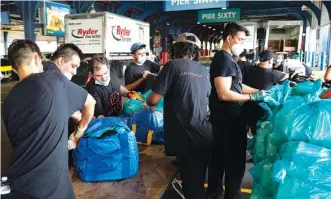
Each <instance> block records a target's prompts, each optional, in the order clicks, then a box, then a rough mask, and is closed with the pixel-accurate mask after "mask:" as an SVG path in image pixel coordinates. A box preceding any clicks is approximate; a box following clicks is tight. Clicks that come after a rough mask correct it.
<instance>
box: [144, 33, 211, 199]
mask: <svg viewBox="0 0 331 199" xmlns="http://www.w3.org/2000/svg"><path fill="white" fill-rule="evenodd" d="M200 47H201V42H200V40H199V39H198V38H197V37H196V36H195V35H194V34H192V33H182V34H180V35H179V36H178V39H177V40H176V42H175V43H174V44H173V48H172V50H171V56H172V57H173V60H172V61H169V62H168V63H167V64H166V65H165V66H164V68H163V70H162V71H161V73H160V75H159V77H158V78H157V82H156V83H155V86H154V88H153V89H152V90H153V92H152V94H151V95H150V96H149V97H148V99H147V103H148V105H151V106H154V105H156V104H157V103H158V102H159V101H160V100H161V98H162V97H163V96H164V142H165V143H164V145H165V149H166V153H167V154H176V156H177V160H178V161H179V166H180V175H181V178H182V180H183V191H184V196H185V198H186V199H203V198H204V197H205V188H204V182H205V174H206V167H207V164H208V159H209V156H210V149H211V144H212V139H213V135H212V129H211V124H210V123H209V122H208V119H207V106H208V96H209V93H210V82H209V74H208V72H207V71H206V69H205V68H204V66H202V65H201V64H200V63H199V62H198V60H199V48H200Z"/></svg>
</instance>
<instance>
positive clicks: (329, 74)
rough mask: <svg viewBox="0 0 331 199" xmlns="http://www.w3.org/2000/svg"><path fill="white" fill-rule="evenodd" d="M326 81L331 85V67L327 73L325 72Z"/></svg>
mask: <svg viewBox="0 0 331 199" xmlns="http://www.w3.org/2000/svg"><path fill="white" fill-rule="evenodd" d="M324 81H325V82H330V83H331V65H330V66H328V68H327V69H326V72H325V75H324Z"/></svg>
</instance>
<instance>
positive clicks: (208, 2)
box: [165, 0, 228, 11]
mask: <svg viewBox="0 0 331 199" xmlns="http://www.w3.org/2000/svg"><path fill="white" fill-rule="evenodd" d="M226 7H228V1H226V0H166V2H165V11H179V10H200V9H208V8H226Z"/></svg>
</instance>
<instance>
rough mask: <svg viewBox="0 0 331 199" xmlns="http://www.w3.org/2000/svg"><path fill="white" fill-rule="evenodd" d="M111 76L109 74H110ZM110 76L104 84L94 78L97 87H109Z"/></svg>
mask: <svg viewBox="0 0 331 199" xmlns="http://www.w3.org/2000/svg"><path fill="white" fill-rule="evenodd" d="M108 74H109V73H108ZM110 79H111V78H110V74H109V76H108V80H107V81H104V82H102V81H98V80H97V79H95V78H94V83H95V84H96V85H100V86H108V85H109V82H110Z"/></svg>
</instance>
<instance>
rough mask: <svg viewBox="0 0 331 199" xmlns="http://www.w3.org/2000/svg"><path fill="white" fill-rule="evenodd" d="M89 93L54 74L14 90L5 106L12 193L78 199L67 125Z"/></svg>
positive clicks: (38, 76)
mask: <svg viewBox="0 0 331 199" xmlns="http://www.w3.org/2000/svg"><path fill="white" fill-rule="evenodd" d="M86 97H87V92H86V91H85V90H84V89H82V88H80V87H79V86H77V85H76V84H74V83H72V82H70V81H69V80H68V79H66V78H65V77H64V76H63V75H62V74H59V73H58V72H55V71H46V72H44V73H39V74H33V75H30V76H29V77H27V78H26V79H24V80H23V81H21V82H19V83H17V84H16V86H15V87H14V88H13V89H12V90H11V91H10V93H9V95H8V97H7V98H6V99H5V101H4V105H3V110H2V111H3V112H2V115H3V120H4V125H5V127H6V130H7V133H8V136H9V138H10V141H11V144H12V147H13V154H12V159H11V162H10V166H9V170H8V180H9V182H10V183H11V188H12V189H15V190H18V191H20V192H24V193H27V194H29V195H31V196H34V197H38V198H47V199H48V198H49V199H54V198H59V199H71V198H75V196H74V193H73V188H72V184H71V181H70V179H69V169H68V162H67V161H68V119H69V117H70V116H71V115H72V114H73V113H74V112H75V111H77V110H80V109H82V108H83V105H84V103H85V101H86Z"/></svg>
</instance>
